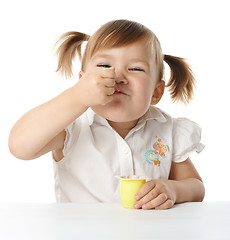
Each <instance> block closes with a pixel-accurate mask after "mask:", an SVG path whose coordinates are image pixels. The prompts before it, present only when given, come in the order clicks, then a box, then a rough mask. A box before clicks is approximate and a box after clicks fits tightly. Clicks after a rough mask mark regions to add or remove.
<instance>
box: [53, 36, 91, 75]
mask: <svg viewBox="0 0 230 240" xmlns="http://www.w3.org/2000/svg"><path fill="white" fill-rule="evenodd" d="M89 38H90V36H89V35H87V34H84V33H80V32H67V33H65V34H63V35H62V36H61V37H60V38H59V39H58V41H57V43H56V44H59V43H60V42H61V44H60V46H59V47H58V49H57V50H56V54H57V55H58V67H57V70H56V71H57V72H58V71H60V72H61V73H62V74H64V75H65V76H66V77H67V78H68V77H72V76H73V71H72V61H73V59H74V58H75V56H76V52H77V53H78V56H79V59H80V60H81V59H82V56H81V45H82V43H83V42H84V41H87V40H88V39H89Z"/></svg>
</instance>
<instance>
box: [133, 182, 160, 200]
mask: <svg viewBox="0 0 230 240" xmlns="http://www.w3.org/2000/svg"><path fill="white" fill-rule="evenodd" d="M155 186H156V184H155V183H154V181H153V180H152V181H149V182H146V183H145V184H144V185H143V186H142V187H141V188H140V190H139V191H138V192H137V193H136V195H135V198H136V200H140V199H141V198H143V197H144V196H145V195H146V194H147V193H149V192H150V191H151V190H152V189H153V188H154V187H155Z"/></svg>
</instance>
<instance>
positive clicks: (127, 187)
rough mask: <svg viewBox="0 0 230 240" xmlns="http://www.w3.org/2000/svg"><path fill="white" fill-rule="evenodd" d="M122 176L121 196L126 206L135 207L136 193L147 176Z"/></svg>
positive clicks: (122, 202)
mask: <svg viewBox="0 0 230 240" xmlns="http://www.w3.org/2000/svg"><path fill="white" fill-rule="evenodd" d="M119 178H120V198H121V204H122V206H123V207H124V208H134V204H135V203H136V201H137V200H136V199H135V195H136V193H137V192H138V190H139V189H140V188H141V187H142V186H143V184H144V183H145V181H146V179H145V178H135V177H119Z"/></svg>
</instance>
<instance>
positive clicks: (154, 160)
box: [145, 136, 170, 167]
mask: <svg viewBox="0 0 230 240" xmlns="http://www.w3.org/2000/svg"><path fill="white" fill-rule="evenodd" d="M155 138H156V139H157V140H156V142H155V143H154V144H153V150H147V151H146V152H145V159H146V162H148V163H149V164H151V165H154V166H157V167H159V166H160V164H161V161H160V159H162V158H163V157H165V155H166V154H167V153H168V152H169V151H170V149H169V146H168V145H165V144H162V143H161V139H160V138H158V137H157V136H156V137H155Z"/></svg>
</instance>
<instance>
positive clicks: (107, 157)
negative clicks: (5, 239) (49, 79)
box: [9, 20, 204, 209]
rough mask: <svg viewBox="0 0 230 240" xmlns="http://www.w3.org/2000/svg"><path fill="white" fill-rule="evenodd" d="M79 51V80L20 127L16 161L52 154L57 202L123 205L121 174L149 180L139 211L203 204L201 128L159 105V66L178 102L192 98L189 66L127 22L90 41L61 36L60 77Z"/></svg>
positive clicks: (12, 144)
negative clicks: (198, 156)
mask: <svg viewBox="0 0 230 240" xmlns="http://www.w3.org/2000/svg"><path fill="white" fill-rule="evenodd" d="M84 41H88V43H87V45H86V49H85V52H84V55H83V57H81V45H82V43H83V42H84ZM76 52H77V53H78V55H79V57H80V59H82V67H81V71H80V73H79V81H77V83H76V84H75V85H74V86H73V87H71V88H69V89H67V90H66V91H64V92H62V93H61V94H60V95H58V96H57V97H55V98H53V99H51V100H50V101H48V102H46V103H44V104H42V105H40V106H38V107H36V108H34V109H32V110H31V111H29V112H28V113H26V114H25V115H24V116H23V117H22V118H21V119H19V120H18V122H17V123H16V124H15V126H14V127H13V128H12V130H11V133H10V136H9V148H10V151H11V152H12V154H13V155H14V156H16V157H17V158H20V159H25V160H26V159H35V158H38V157H39V156H41V155H43V154H45V153H48V152H50V151H52V153H53V159H54V169H55V192H56V199H57V201H58V202H116V201H119V186H118V180H117V179H116V178H115V177H114V176H115V175H121V176H127V175H141V176H143V175H144V176H145V177H148V178H151V179H152V180H151V181H149V182H147V183H145V184H144V185H143V187H142V188H141V189H140V190H139V191H138V192H137V194H136V196H135V197H136V200H137V201H136V204H135V206H134V207H135V208H137V209H138V208H142V209H153V208H154V209H167V208H171V207H172V206H173V205H174V204H175V203H181V202H188V201H202V200H203V197H204V186H203V183H202V180H201V178H200V176H199V174H198V172H197V171H196V169H195V167H194V166H193V164H192V162H191V161H190V159H189V155H190V154H191V153H192V152H194V151H196V152H198V153H199V152H200V151H201V150H202V149H203V145H202V144H201V143H200V132H201V131H200V128H199V126H198V125H197V124H196V123H194V122H192V121H190V120H188V119H185V118H178V119H175V118H172V117H171V116H169V115H168V114H167V113H165V112H163V111H162V110H160V109H159V108H157V107H155V106H154V105H156V104H157V103H158V102H159V101H160V99H161V97H162V95H163V93H164V89H165V82H164V81H163V79H162V78H163V72H164V68H163V60H164V61H165V62H166V63H167V64H168V65H169V67H170V69H171V77H170V80H169V82H168V84H167V85H166V86H167V87H169V90H170V92H171V96H172V99H173V100H175V101H178V100H179V101H182V102H189V100H190V99H191V98H192V95H193V87H194V78H193V75H192V72H191V70H190V68H189V67H188V65H187V64H186V62H185V61H184V60H183V59H182V58H178V57H173V56H169V55H163V54H162V50H161V47H160V43H159V41H158V39H157V37H156V36H155V35H154V33H153V32H152V31H151V30H149V29H148V28H146V27H145V26H143V25H141V24H139V23H136V22H133V21H128V20H116V21H111V22H108V23H106V24H105V25H103V26H102V27H101V28H99V29H98V30H97V31H96V33H94V34H93V35H92V36H91V37H90V36H89V35H87V34H83V33H80V32H68V33H66V34H64V35H63V36H62V37H61V38H60V46H59V48H58V50H57V53H58V56H59V64H58V69H57V70H58V71H60V72H62V73H64V74H65V75H66V76H67V77H70V76H72V75H73V74H72V61H73V59H74V57H75V55H76Z"/></svg>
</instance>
